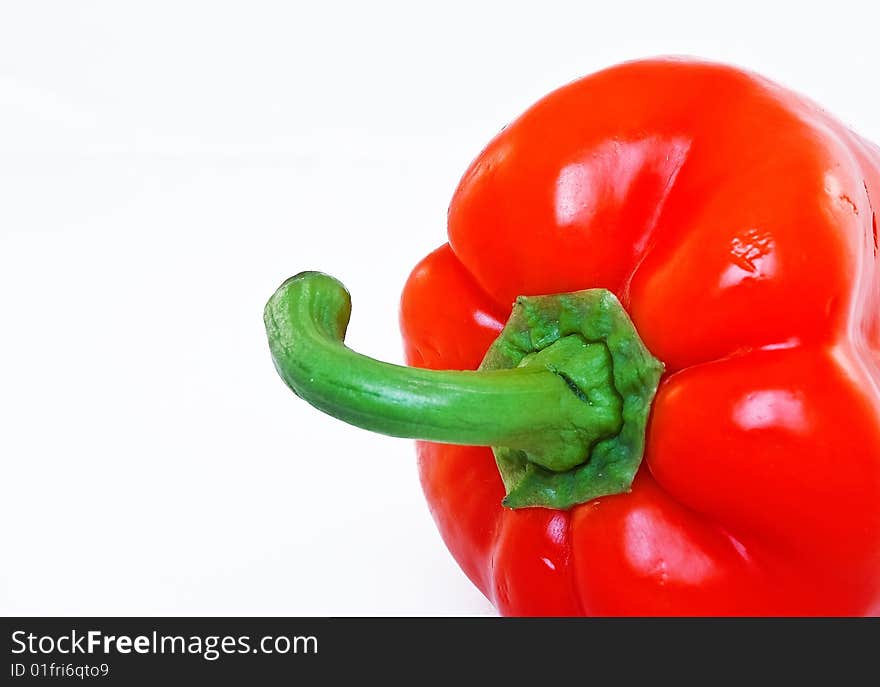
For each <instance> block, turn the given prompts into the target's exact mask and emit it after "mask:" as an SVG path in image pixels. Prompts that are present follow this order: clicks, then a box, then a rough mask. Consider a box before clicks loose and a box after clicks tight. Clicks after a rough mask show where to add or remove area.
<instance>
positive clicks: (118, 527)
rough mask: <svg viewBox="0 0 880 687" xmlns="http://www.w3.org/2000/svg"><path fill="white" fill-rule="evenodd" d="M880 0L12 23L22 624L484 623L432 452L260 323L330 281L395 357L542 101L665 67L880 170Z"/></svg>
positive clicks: (53, 11)
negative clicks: (315, 397)
mask: <svg viewBox="0 0 880 687" xmlns="http://www.w3.org/2000/svg"><path fill="white" fill-rule="evenodd" d="M878 26H880V9H878V5H877V3H876V2H873V1H865V2H843V1H837V2H834V3H794V2H791V3H776V4H774V3H770V2H767V1H766V0H765V1H763V2H743V1H742V0H740V1H739V2H729V3H723V4H722V3H713V2H688V3H684V2H675V1H673V0H667V1H666V2H662V3H659V2H639V3H636V2H623V1H618V2H610V3H609V2H596V3H592V2H585V1H583V0H581V1H580V2H574V3H569V4H563V3H553V2H540V3H539V2H530V3H523V4H517V3H513V2H510V1H508V2H499V3H491V4H489V3H485V4H484V3H478V2H467V3H454V2H444V3H437V4H436V5H435V6H434V7H433V8H429V7H426V6H424V5H423V4H422V3H381V2H368V3H351V4H345V3H330V2H327V3H318V2H308V3H298V2H277V3H268V2H240V3H221V2H155V1H153V2H149V3H148V2H144V3H120V2H101V3H98V2H39V1H22V2H14V1H9V0H2V4H0V314H2V320H0V331H2V339H0V341H2V343H0V461H2V462H0V466H2V474H0V552H2V553H0V557H2V558H0V614H3V615H9V614H89V615H104V614H122V615H129V614H181V615H187V614H208V615H219V614H253V615H306V614H316V615H360V614H483V613H492V612H493V611H492V608H491V606H490V605H489V604H488V602H487V601H486V600H485V599H483V598H482V596H481V595H480V594H479V592H477V591H476V590H475V589H474V588H473V587H472V586H471V585H470V583H469V582H468V581H467V580H466V578H465V577H464V575H463V574H462V573H460V572H459V570H458V568H457V566H456V565H455V563H454V562H453V561H452V559H451V558H450V557H449V555H448V554H447V552H446V550H445V548H444V546H443V544H442V542H441V541H440V538H439V536H438V535H437V533H436V531H435V529H434V526H433V523H432V521H431V519H430V516H429V514H428V511H427V508H426V506H425V504H424V501H423V498H422V495H421V491H420V488H419V485H418V479H417V475H416V469H415V461H414V451H413V447H412V445H411V443H410V442H408V441H404V440H395V439H388V438H384V437H378V436H372V435H370V434H368V433H366V432H363V431H360V430H357V429H353V428H349V427H346V426H345V425H343V424H341V423H339V422H337V421H334V420H331V419H329V418H326V417H324V416H322V415H320V414H319V413H318V412H317V411H313V410H312V409H311V408H310V407H308V406H307V405H306V404H304V403H303V402H301V401H299V399H297V398H295V397H294V396H293V395H292V394H291V393H290V392H289V391H288V390H287V389H286V388H285V387H284V386H283V384H282V383H281V382H280V380H279V379H278V378H277V376H276V374H275V371H274V370H273V367H272V364H271V362H270V359H269V355H268V349H267V346H266V342H265V335H264V331H263V326H262V321H261V313H262V307H263V304H264V302H265V301H266V299H267V298H268V297H269V295H270V294H271V293H272V291H273V290H274V289H275V287H276V286H277V285H278V284H279V283H280V282H281V281H282V280H283V279H284V278H285V277H287V276H289V275H291V274H293V273H295V272H298V271H300V270H303V269H321V270H324V271H327V272H330V273H332V274H335V275H337V276H338V277H340V278H341V279H342V280H343V281H344V282H345V283H346V284H347V285H348V287H349V288H350V290H351V292H352V294H353V296H354V315H353V318H352V323H351V327H350V329H349V332H350V335H349V343H350V344H351V345H352V346H353V347H354V348H357V349H359V350H361V351H363V352H365V353H368V354H371V355H374V356H376V357H381V358H384V359H387V360H392V361H399V360H400V359H401V346H400V341H399V335H398V328H397V304H398V297H399V293H400V288H401V286H402V285H403V282H404V280H405V278H406V275H407V274H408V272H409V270H410V268H411V267H412V266H413V265H414V264H415V262H416V261H417V260H418V259H419V258H420V257H421V256H422V255H424V254H425V253H427V252H428V251H430V250H432V249H433V248H434V247H436V246H438V245H440V244H441V243H443V241H444V239H445V213H446V206H447V203H448V201H449V198H450V196H451V194H452V192H453V190H454V188H455V185H456V183H457V180H458V178H459V176H460V175H461V173H462V172H463V171H464V169H465V167H466V166H467V164H468V162H469V161H470V160H471V159H472V158H473V157H474V156H475V155H476V154H477V153H478V152H479V151H480V149H481V148H482V146H483V145H484V144H485V143H486V142H487V141H488V140H489V139H490V138H491V137H492V136H493V135H494V134H495V133H496V132H497V131H498V130H499V129H500V127H501V126H502V125H503V124H504V123H505V122H507V121H508V120H510V119H512V118H513V117H515V116H516V115H517V114H518V113H519V112H521V111H522V110H523V109H524V108H525V107H527V106H528V105H529V104H530V103H531V102H532V101H534V100H536V99H537V98H539V97H540V96H541V95H543V94H544V93H545V92H547V91H549V90H551V89H553V88H555V87H557V86H559V85H561V84H563V83H565V82H567V81H569V80H571V79H573V78H575V77H577V76H579V75H582V74H585V73H588V72H591V71H594V70H596V69H599V68H602V67H605V66H609V65H611V64H613V63H616V62H619V61H622V60H625V59H632V58H636V57H644V56H651V55H656V54H664V53H677V54H694V55H699V56H703V57H707V58H713V59H718V60H723V61H727V62H733V63H736V64H740V65H743V66H746V67H749V68H751V69H754V70H757V71H760V72H762V73H764V74H766V75H767V76H770V77H772V78H775V79H777V80H779V81H781V82H783V83H785V84H787V85H789V86H791V87H793V88H795V89H797V90H800V91H802V92H805V93H807V94H808V95H810V96H811V97H812V98H814V99H815V100H817V101H819V102H820V103H822V104H823V105H824V106H825V107H826V108H827V109H829V110H831V111H832V112H834V113H836V114H837V115H838V116H840V117H841V118H842V119H844V121H846V122H848V123H849V124H851V125H852V126H853V127H854V128H855V129H856V130H858V131H860V132H862V133H863V134H865V135H866V136H868V137H869V138H872V139H874V140H880V85H878V84H880V49H878V40H880V33H878Z"/></svg>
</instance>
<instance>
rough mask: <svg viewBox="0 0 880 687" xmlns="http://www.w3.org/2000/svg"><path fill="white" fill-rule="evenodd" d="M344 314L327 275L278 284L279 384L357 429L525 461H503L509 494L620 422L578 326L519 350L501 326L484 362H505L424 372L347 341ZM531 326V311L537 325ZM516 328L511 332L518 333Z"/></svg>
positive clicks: (608, 371) (602, 354) (558, 469)
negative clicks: (359, 349) (493, 359)
mask: <svg viewBox="0 0 880 687" xmlns="http://www.w3.org/2000/svg"><path fill="white" fill-rule="evenodd" d="M584 293H588V292H584ZM606 293H607V292H606ZM612 298H613V296H612ZM615 302H616V301H615ZM350 314H351V300H350V297H349V294H348V292H347V291H346V290H345V287H343V286H342V284H340V283H339V282H338V281H337V280H335V279H333V278H332V277H330V276H328V275H325V274H321V273H319V272H303V273H301V274H298V275H296V276H295V277H292V278H291V279H288V280H287V281H286V282H285V283H284V284H282V286H281V287H280V288H279V289H278V290H277V291H276V293H275V294H274V295H273V296H272V298H271V299H270V300H269V303H268V304H267V305H266V310H265V318H264V319H265V324H266V331H267V333H268V337H269V345H270V349H271V352H272V356H273V359H274V361H275V367H276V369H277V370H278V372H279V374H280V375H281V377H282V378H283V379H284V381H285V382H286V383H287V385H288V386H289V387H290V388H291V389H292V390H293V391H294V392H295V393H296V394H297V395H298V396H300V397H301V398H303V399H304V400H306V401H308V402H309V403H310V404H311V405H313V406H315V407H316V408H318V409H319V410H322V411H323V412H325V413H328V414H330V415H332V416H334V417H337V418H339V419H341V420H344V421H345V422H348V423H350V424H353V425H357V426H358V427H362V428H364V429H368V430H371V431H374V432H379V433H382V434H387V435H391V436H397V437H409V438H416V439H425V440H429V441H436V442H442V443H453V444H466V445H479V446H492V447H494V448H495V450H496V457H497V456H498V455H499V451H501V452H503V453H504V454H505V456H507V457H508V458H509V457H511V456H512V457H513V459H514V462H516V461H519V462H520V463H523V464H522V465H515V466H513V469H512V470H505V468H504V466H502V465H501V460H502V459H501V458H499V466H500V467H501V468H502V476H503V477H504V478H505V483H506V484H507V485H508V487H509V489H508V492H509V493H508V500H510V494H511V493H512V492H511V488H510V487H513V488H514V491H515V490H516V488H517V487H519V488H521V487H522V486H523V484H522V483H523V479H526V483H528V482H530V481H533V478H534V474H538V475H541V476H545V477H546V476H548V475H549V476H551V477H552V475H554V474H555V475H558V476H559V479H565V475H568V474H569V473H571V472H572V471H577V469H578V468H582V467H584V466H585V465H587V464H588V463H590V462H592V461H591V452H592V451H593V449H594V448H596V447H597V446H599V445H600V444H601V443H602V442H605V441H608V440H612V439H614V438H615V437H618V436H619V435H620V434H621V432H622V430H623V428H624V424H625V419H624V415H625V408H626V398H625V397H624V396H623V395H622V394H621V393H620V390H619V389H618V388H617V386H616V383H615V370H614V362H613V360H612V356H613V351H611V349H610V348H609V346H608V344H607V342H605V341H592V340H590V339H589V338H587V337H585V336H584V335H583V332H582V331H577V330H572V331H570V332H561V331H560V330H559V327H558V324H557V327H556V335H555V336H550V337H549V338H548V337H547V336H544V339H545V341H544V342H543V345H540V346H532V345H531V344H528V345H526V346H525V347H523V346H522V345H521V343H522V342H513V343H512V339H511V340H507V339H506V338H505V336H504V335H502V337H500V338H499V342H496V345H495V346H493V350H494V354H495V355H496V357H499V356H500V358H499V361H496V364H493V365H492V367H496V368H506V369H481V370H479V371H448V370H442V371H441V370H425V369H419V368H412V367H402V366H398V365H391V364H389V363H384V362H380V361H377V360H374V359H372V358H369V357H367V356H364V355H361V354H359V353H356V352H354V351H352V350H351V349H349V348H347V347H346V346H345V345H344V344H343V339H344V337H345V332H346V328H347V326H348V321H349V316H350ZM627 321H628V320H627ZM534 325H535V321H534V318H531V320H530V323H529V327H528V328H529V329H530V330H532V333H533V334H534V333H535V331H534ZM521 330H522V327H519V326H518V327H517V331H516V332H508V334H509V335H513V339H515V338H516V334H521V333H522V331H521ZM506 331H507V330H506ZM492 353H493V351H490V354H492ZM501 358H504V360H501ZM487 360H488V357H487ZM640 457H641V455H639V458H640ZM508 467H510V466H508ZM535 471H538V472H537V473H536V472H535ZM505 472H507V473H509V474H505ZM526 473H529V474H526ZM633 474H634V473H633ZM511 479H513V480H514V482H515V484H512V485H511V484H510V480H511ZM630 479H631V478H630ZM525 486H527V487H528V484H526V485H525ZM627 486H628V485H627ZM541 490H543V491H546V489H545V488H544V487H541ZM527 491H528V489H527ZM571 498H572V496H571V495H563V496H562V498H561V499H560V498H559V496H558V495H554V496H552V497H551V498H549V499H548V498H547V497H546V494H544V495H543V496H541V495H539V496H538V498H537V501H535V502H528V503H526V502H523V503H511V504H509V505H547V506H555V507H569V506H570V505H573V504H570V503H567V501H570V500H571ZM577 498H580V496H578V497H577ZM520 500H522V499H520ZM514 501H517V499H516V498H515V499H514ZM525 501H534V499H533V498H532V497H531V496H526V498H525Z"/></svg>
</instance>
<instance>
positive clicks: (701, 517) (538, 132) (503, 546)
mask: <svg viewBox="0 0 880 687" xmlns="http://www.w3.org/2000/svg"><path fill="white" fill-rule="evenodd" d="M878 210H880V149H878V148H877V147H876V146H874V145H873V144H871V143H869V142H867V141H865V140H863V139H861V138H860V137H859V136H857V135H856V134H854V133H852V132H851V131H849V130H848V129H847V128H845V127H844V126H843V125H841V124H840V123H839V122H838V121H836V120H835V119H833V118H832V117H831V116H829V115H828V114H827V113H825V112H824V111H822V110H821V109H820V108H818V107H817V106H816V105H815V104H813V103H811V102H810V101H808V100H806V99H804V98H803V97H801V96H798V95H795V94H793V93H791V92H789V91H787V90H785V89H783V88H781V87H780V86H778V85H775V84H773V83H771V82H770V81H767V80H765V79H763V78H761V77H759V76H756V75H754V74H750V73H747V72H743V71H740V70H737V69H733V68H730V67H726V66H719V65H714V64H706V63H700V62H695V61H689V60H680V59H659V60H650V61H642V62H632V63H628V64H624V65H621V66H618V67H615V68H612V69H608V70H606V71H603V72H600V73H597V74H594V75H592V76H589V77H587V78H584V79H581V80H579V81H576V82H574V83H571V84H569V85H568V86H565V87H563V88H561V89H559V90H558V91H556V92H554V93H551V94H550V95H548V96H547V97H545V98H544V99H543V100H541V101H539V102H538V103H537V104H535V105H534V106H533V107H532V108H531V109H529V110H528V111H527V112H526V113H525V114H523V115H522V116H521V117H520V118H519V119H517V120H516V121H515V122H514V123H513V124H511V125H510V126H508V127H507V128H505V129H504V130H503V131H502V132H501V133H500V134H499V135H498V136H497V137H496V138H495V139H494V140H493V141H492V142H491V143H490V144H489V146H488V147H487V148H486V149H485V150H484V151H483V152H482V153H481V154H480V156H479V157H478V158H477V159H476V160H475V161H474V162H473V163H472V164H471V166H470V168H469V169H468V170H467V172H466V173H465V175H464V177H463V179H462V181H461V183H460V185H459V187H458V190H457V191H456V193H455V196H454V197H453V200H452V204H451V206H450V209H449V244H447V245H444V246H443V247H442V248H440V249H438V250H437V251H435V252H434V253H432V254H431V255H429V256H428V257H427V258H426V259H425V260H423V261H422V262H421V264H419V265H418V266H417V267H416V269H415V270H414V271H413V273H412V275H411V277H410V279H409V281H408V283H407V285H406V287H405V290H404V293H403V299H402V307H401V324H402V329H403V334H404V339H405V345H406V358H407V361H408V362H409V363H410V364H411V365H413V366H415V367H414V368H404V367H397V366H392V365H386V364H384V363H378V362H376V361H373V360H371V359H368V358H365V357H363V356H359V355H357V354H355V353H354V352H352V351H350V350H349V349H347V348H345V347H344V346H343V345H342V344H341V341H342V338H343V336H344V333H345V326H346V324H347V321H348V312H349V311H348V308H349V301H348V295H347V293H346V292H345V290H344V289H343V288H342V287H341V285H339V284H338V282H335V280H332V279H331V278H329V277H326V275H320V274H318V273H304V274H302V275H298V276H297V277H294V278H293V279H291V280H288V282H286V283H285V284H284V285H283V286H282V287H281V288H280V289H279V290H278V292H276V294H275V296H273V298H272V300H270V302H269V304H268V305H267V310H266V324H267V330H268V332H269V339H270V346H271V348H272V353H273V356H274V358H275V362H276V367H277V368H278V370H279V372H280V373H281V375H282V377H283V378H284V379H285V381H287V383H288V384H289V385H290V386H291V388H293V389H294V391H296V392H297V393H298V394H300V395H301V396H303V397H304V398H306V399H307V400H308V401H309V402H311V403H313V404H314V405H316V406H317V407H319V408H321V409H322V410H325V411H327V412H330V413H332V414H334V415H336V416H338V417H341V418H342V419H344V420H346V421H348V422H352V423H353V424H357V425H359V426H363V427H367V428H370V429H374V430H376V431H380V432H384V433H386V434H391V435H395V436H410V437H415V438H420V439H428V440H430V441H431V442H442V443H428V442H420V443H419V465H420V472H421V478H422V483H423V486H424V490H425V493H426V496H427V498H428V501H429V503H430V507H431V510H432V513H433V515H434V518H435V520H436V522H437V524H438V526H439V528H440V531H441V533H442V535H443V538H444V540H445V542H446V544H447V546H448V547H449V549H450V551H451V552H452V554H453V556H454V557H455V558H456V560H457V561H458V562H459V564H460V565H461V567H462V568H463V569H464V571H465V572H466V573H467V575H468V576H469V577H470V579H471V580H473V582H474V583H475V584H476V585H477V586H478V587H479V588H480V589H481V590H482V591H483V593H484V594H486V596H487V597H488V598H489V599H490V600H492V602H493V603H494V604H495V605H496V607H497V608H498V610H499V611H500V612H501V613H503V614H509V615H524V614H539V615H569V614H572V615H576V614H586V615H616V614H625V615H629V614H638V615H648V614H662V615H692V614H697V615H699V614H711V615H734V614H748V615H768V614H769V615H801V614H809V615H829V614H831V615H876V614H880V266H878V218H877V213H878ZM542 294H552V295H549V296H546V295H544V296H542ZM512 303H515V305H514V307H513V308H512V309H511V304H512ZM505 322H507V324H506V325H504V324H503V323H505ZM502 327H503V331H502ZM499 335H500V336H499ZM487 351H488V352H487ZM658 361H662V365H661V364H660V363H659V362H658ZM478 367H479V368H480V370H479V371H475V372H468V370H475V369H476V368H478ZM417 368H420V369H417ZM661 373H662V377H661ZM658 385H659V386H658ZM655 391H656V394H655ZM488 446H491V447H493V449H490V448H487V447H488ZM502 502H503V503H502Z"/></svg>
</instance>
